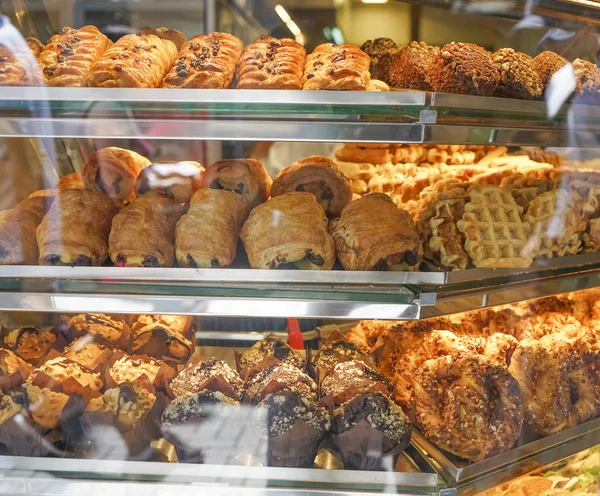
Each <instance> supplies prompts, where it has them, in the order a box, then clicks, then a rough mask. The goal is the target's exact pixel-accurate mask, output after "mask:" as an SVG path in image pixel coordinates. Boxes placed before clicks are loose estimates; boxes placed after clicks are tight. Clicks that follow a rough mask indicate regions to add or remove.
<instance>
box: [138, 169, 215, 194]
mask: <svg viewBox="0 0 600 496" xmlns="http://www.w3.org/2000/svg"><path fill="white" fill-rule="evenodd" d="M203 171H204V167H202V165H200V164H199V163H198V162H190V161H186V162H158V163H155V164H152V165H149V166H148V167H144V168H143V169H142V170H141V171H140V173H139V175H138V178H137V180H136V183H135V195H136V196H137V197H138V198H139V197H140V196H155V197H164V198H169V199H171V200H175V201H176V202H179V203H187V202H189V201H190V198H191V197H192V195H193V194H194V192H195V191H196V190H197V189H198V188H199V187H200V175H201V174H202V172H203Z"/></svg>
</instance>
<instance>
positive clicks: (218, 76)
mask: <svg viewBox="0 0 600 496" xmlns="http://www.w3.org/2000/svg"><path fill="white" fill-rule="evenodd" d="M243 49H244V43H243V42H242V40H240V39H239V38H236V37H235V36H233V35H231V34H228V33H210V34H202V35H198V36H194V37H193V38H191V39H190V40H189V41H188V42H187V43H186V44H185V45H183V47H182V48H181V50H180V52H179V54H178V55H177V58H176V60H175V63H174V65H173V67H172V68H171V70H170V71H169V73H168V74H167V75H166V76H165V78H164V80H163V83H162V86H163V88H228V87H229V85H230V84H231V81H232V80H233V75H234V74H235V68H236V66H237V64H238V61H239V60H240V56H241V55H242V51H243Z"/></svg>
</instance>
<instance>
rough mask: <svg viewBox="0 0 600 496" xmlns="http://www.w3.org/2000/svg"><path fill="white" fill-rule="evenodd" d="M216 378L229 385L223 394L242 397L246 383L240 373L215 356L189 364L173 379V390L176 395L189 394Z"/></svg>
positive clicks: (201, 388)
mask: <svg viewBox="0 0 600 496" xmlns="http://www.w3.org/2000/svg"><path fill="white" fill-rule="evenodd" d="M216 378H220V379H222V380H224V381H225V382H226V383H227V384H228V385H229V388H228V390H225V391H222V392H223V394H225V395H226V396H229V397H231V398H232V399H234V400H237V401H239V400H240V399H241V398H242V394H243V392H244V391H243V390H244V384H243V382H242V379H241V378H240V376H239V375H238V373H237V372H236V371H235V370H233V369H232V368H231V367H230V366H229V365H227V363H226V362H224V361H223V360H217V359H215V358H209V359H208V360H204V361H201V362H200V363H197V364H194V363H191V364H190V365H188V366H187V367H186V368H185V369H183V370H182V371H181V372H179V374H178V375H177V377H175V379H173V382H171V390H172V391H173V394H175V396H176V397H182V396H187V395H188V394H194V393H198V392H200V391H202V390H203V389H205V387H206V386H207V383H208V381H211V380H214V379H216Z"/></svg>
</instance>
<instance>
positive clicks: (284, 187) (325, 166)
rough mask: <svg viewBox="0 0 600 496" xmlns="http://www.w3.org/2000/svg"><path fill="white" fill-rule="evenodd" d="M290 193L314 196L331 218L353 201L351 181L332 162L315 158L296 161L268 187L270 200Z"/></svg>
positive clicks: (325, 158)
mask: <svg viewBox="0 0 600 496" xmlns="http://www.w3.org/2000/svg"><path fill="white" fill-rule="evenodd" d="M293 191H306V192H308V193H312V194H313V195H315V197H316V198H317V201H318V202H319V205H321V207H322V208H323V210H324V211H325V213H326V214H327V215H328V216H330V217H335V216H338V215H339V214H340V212H341V211H342V209H343V208H344V207H345V206H346V204H347V203H349V202H350V201H351V200H352V186H351V184H350V179H348V178H347V177H346V176H345V175H344V173H343V172H342V171H341V170H340V169H339V168H338V166H337V165H336V164H335V162H333V160H331V159H329V158H327V157H321V156H318V155H313V156H311V157H306V158H303V159H301V160H298V161H297V162H295V163H293V164H292V165H290V166H289V167H286V168H285V169H283V170H282V171H281V172H280V173H279V174H277V176H276V177H275V179H274V180H273V186H271V197H275V196H279V195H282V194H283V193H291V192H293Z"/></svg>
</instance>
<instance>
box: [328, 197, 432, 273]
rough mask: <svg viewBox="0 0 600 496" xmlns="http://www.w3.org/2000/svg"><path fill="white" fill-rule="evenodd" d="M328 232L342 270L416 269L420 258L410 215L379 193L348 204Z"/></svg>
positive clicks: (421, 252) (417, 241) (421, 256)
mask: <svg viewBox="0 0 600 496" xmlns="http://www.w3.org/2000/svg"><path fill="white" fill-rule="evenodd" d="M330 232H331V235H332V236H333V240H334V241H335V247H336V252H337V256H338V259H339V260H340V262H341V263H342V265H343V266H344V268H345V269H346V270H417V269H418V268H419V265H420V264H421V260H422V259H423V248H422V245H421V238H420V237H419V233H417V230H416V228H415V224H414V222H413V220H412V218H411V217H410V215H409V214H408V212H406V211H405V210H402V209H400V208H398V207H397V206H396V205H395V204H394V202H393V201H392V200H391V198H390V197H389V196H387V195H384V194H382V193H370V194H368V195H366V196H363V197H362V198H360V199H358V200H355V201H353V202H352V203H350V204H348V205H347V206H346V208H344V210H343V211H342V214H341V215H340V217H339V218H338V219H334V220H333V221H332V222H331V225H330Z"/></svg>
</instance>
